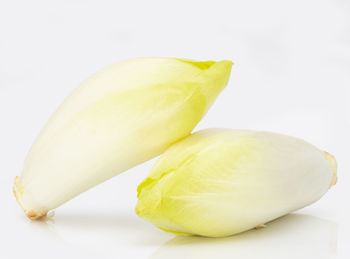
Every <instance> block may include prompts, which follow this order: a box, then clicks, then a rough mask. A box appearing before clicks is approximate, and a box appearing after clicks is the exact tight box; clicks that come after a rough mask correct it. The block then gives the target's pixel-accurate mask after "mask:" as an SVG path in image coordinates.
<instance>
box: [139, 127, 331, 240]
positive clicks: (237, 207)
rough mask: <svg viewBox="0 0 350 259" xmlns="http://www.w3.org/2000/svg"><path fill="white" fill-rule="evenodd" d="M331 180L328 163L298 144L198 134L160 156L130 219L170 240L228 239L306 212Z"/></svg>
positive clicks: (229, 133)
mask: <svg viewBox="0 0 350 259" xmlns="http://www.w3.org/2000/svg"><path fill="white" fill-rule="evenodd" d="M335 179H336V162H335V159H334V158H333V157H332V156H330V155H329V154H328V153H324V152H323V151H320V150H318V149H317V148H315V147H314V146H312V145H310V144H308V143H306V142H304V141H302V140H300V139H296V138H293V137H289V136H283V135H280V134H274V133H268V132H255V131H247V130H225V129H215V130H204V131H200V132H197V133H194V134H192V135H190V136H189V137H187V138H185V139H184V140H182V141H180V142H177V143H176V144H174V145H173V146H171V147H170V148H169V149H168V150H167V151H166V152H165V153H163V154H162V155H161V157H160V158H159V160H158V161H157V162H156V164H155V165H154V167H153V168H152V170H151V172H150V173H149V175H148V177H147V178H146V179H145V180H144V181H143V182H142V183H141V184H140V185H139V187H138V189H137V191H138V199H139V200H138V203H137V206H136V213H137V214H138V215H139V216H140V217H142V218H144V219H146V220H148V221H150V222H151V223H153V224H154V225H156V226H157V227H159V228H160V229H163V230H165V231H169V232H172V233H175V234H196V235H202V236H211V237H220V236H228V235H232V234H235V233H239V232H242V231H245V230H248V229H251V228H253V227H256V226H259V225H261V224H264V223H266V222H268V221H271V220H273V219H275V218H277V217H279V216H282V215H284V214H287V213H289V212H291V211H294V210H296V209H299V208H302V207H304V206H306V205H309V204H310V203H312V202H314V201H316V200H318V199H319V198H320V197H321V196H322V195H323V194H324V193H325V192H326V191H327V190H328V188H329V187H330V186H331V185H332V184H334V183H335Z"/></svg>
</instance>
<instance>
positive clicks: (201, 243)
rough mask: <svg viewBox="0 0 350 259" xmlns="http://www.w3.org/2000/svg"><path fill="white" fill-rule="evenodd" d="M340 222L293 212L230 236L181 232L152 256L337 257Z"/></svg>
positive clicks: (151, 258) (170, 257)
mask: <svg viewBox="0 0 350 259" xmlns="http://www.w3.org/2000/svg"><path fill="white" fill-rule="evenodd" d="M336 250H337V224H336V223H334V222H332V221H328V220H323V219H319V218H317V217H313V216H307V215H301V214H291V215H287V216H285V217H282V218H280V219H277V220H275V221H273V222H271V223H269V224H267V227H266V228H263V229H258V230H251V231H248V232H245V233H242V234H239V235H236V236H232V237H228V238H217V239H213V238H203V237H186V236H178V237H175V238H174V239H172V240H170V241H169V242H167V243H165V244H164V245H163V246H161V247H160V248H159V249H158V250H156V252H154V253H153V254H152V255H151V256H150V258H149V259H160V258H162V259H163V258H167V259H172V258H174V259H175V258H176V259H178V258H181V259H187V258H191V259H192V258H201V259H206V258H216V259H219V258H220V259H225V258H237V259H242V258H244V259H256V258H260V259H261V258H268V259H275V258H276V259H282V258H283V259H288V258H291V259H292V258H293V259H297V258H298V259H299V258H305V259H306V258H318V259H326V258H335V257H336Z"/></svg>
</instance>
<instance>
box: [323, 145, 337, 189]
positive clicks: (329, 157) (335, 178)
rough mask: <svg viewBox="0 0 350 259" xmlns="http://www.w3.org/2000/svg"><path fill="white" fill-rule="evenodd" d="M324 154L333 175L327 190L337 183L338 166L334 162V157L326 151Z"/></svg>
mask: <svg viewBox="0 0 350 259" xmlns="http://www.w3.org/2000/svg"><path fill="white" fill-rule="evenodd" d="M324 154H325V157H326V159H327V160H328V161H329V163H330V164H331V166H332V173H333V174H332V182H331V185H330V186H329V188H331V187H332V186H333V185H335V184H336V183H337V181H338V176H337V168H338V165H337V161H336V160H335V157H334V156H333V155H332V154H330V153H328V152H327V151H324Z"/></svg>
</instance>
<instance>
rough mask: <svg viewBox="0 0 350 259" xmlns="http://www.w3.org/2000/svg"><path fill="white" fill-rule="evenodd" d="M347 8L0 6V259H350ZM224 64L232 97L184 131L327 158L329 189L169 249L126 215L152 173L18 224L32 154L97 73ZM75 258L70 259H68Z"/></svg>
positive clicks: (121, 179) (342, 3)
mask: <svg viewBox="0 0 350 259" xmlns="http://www.w3.org/2000/svg"><path fill="white" fill-rule="evenodd" d="M349 13H350V2H349V1H346V0H328V1H326V0H318V1H316V0H307V1H303V0H296V1H277V0H267V1H259V0H255V1H253V0H248V1H245V0H239V1H151V0H149V1H137V2H136V1H38V0H33V1H24V0H20V1H1V3H0V32H1V33H0V117H1V127H0V155H1V163H0V172H1V173H0V202H1V221H0V241H1V244H2V245H1V249H0V257H1V258H50V259H54V258H62V257H63V258H150V259H158V258H167V259H168V258H169V259H171V258H245V259H251V258H272V259H273V258H308V259H309V258H342V259H343V258H344V259H347V258H349V257H350V247H349V243H350V222H349V218H350V208H349V206H350V205H349V204H350V202H349V197H350V175H349V172H350V161H349V160H350V159H349V151H348V149H349V146H350V137H349V132H350V15H349ZM139 56H175V57H183V58H193V59H204V60H205V59H215V60H219V59H232V60H233V61H234V62H235V63H236V65H235V66H234V68H233V70H232V76H231V80H230V83H229V85H228V87H227V88H226V90H225V91H224V92H223V93H222V94H221V96H220V97H219V99H218V100H217V102H216V103H215V105H214V106H213V107H212V109H211V110H210V112H209V113H208V114H207V116H206V117H205V118H204V119H203V120H202V121H201V122H200V124H199V125H198V126H197V128H196V130H198V129H203V128H207V127H231V128H247V129H261V130H270V131H275V132H280V133H285V134H289V135H293V136H296V137H300V138H303V139H305V140H307V141H309V142H311V143H313V144H314V145H316V146H318V147H319V148H322V149H326V150H327V151H329V152H331V153H332V154H334V155H335V156H336V158H337V160H338V164H339V171H338V174H339V182H338V184H337V185H336V186H335V187H334V188H332V189H331V190H330V191H329V192H328V193H327V194H326V195H325V196H324V197H323V198H322V199H321V200H320V201H318V202H317V203H315V204H314V205H312V206H309V207H307V208H305V209H303V210H301V211H298V212H296V215H294V214H293V215H290V216H286V217H284V218H281V219H279V220H277V221H276V222H273V223H271V224H269V225H268V227H267V228H265V229H260V230H253V231H250V232H247V233H244V234H242V235H237V236H234V237H230V238H222V239H207V238H198V237H175V236H173V235H172V234H168V233H164V232H162V231H160V230H158V229H157V228H155V227H153V226H152V225H150V224H149V223H147V222H144V221H143V220H141V219H139V218H137V216H136V215H135V214H134V206H135V204H136V186H137V184H138V183H139V182H140V181H141V180H142V179H143V178H144V177H145V176H146V174H147V173H148V171H149V169H150V168H151V166H152V164H153V163H154V160H153V161H149V162H147V163H145V164H143V165H140V166H138V167H136V168H133V169H131V170H129V171H128V172H126V173H124V174H122V175H120V176H118V177H116V178H113V179H112V180H110V181H108V182H106V183H104V184H102V185H100V186H98V187H96V188H94V189H92V190H90V191H88V192H86V193H84V194H82V195H80V196H79V197H77V198H75V199H74V200H72V201H70V202H68V203H66V204H65V205H63V206H62V207H60V208H58V209H57V210H56V216H55V217H54V220H52V221H46V222H45V221H40V222H30V221H29V220H28V219H27V218H25V216H24V214H23V213H22V211H21V210H20V208H19V207H18V205H17V204H16V202H15V199H14V198H13V195H12V193H11V188H12V183H13V180H14V177H15V176H16V175H19V174H20V172H21V167H22V162H23V160H24V157H25V155H26V152H27V151H28V149H29V147H30V145H31V143H32V142H33V140H34V138H35V136H36V135H37V134H38V132H39V130H40V129H41V128H42V126H43V125H44V124H45V122H46V121H47V119H48V118H49V116H50V115H51V114H52V113H53V112H54V110H55V109H56V107H57V106H58V105H59V104H60V103H61V102H62V100H63V99H64V98H65V97H66V96H67V95H68V94H69V93H70V92H71V91H72V90H73V89H74V88H75V87H76V86H77V85H78V84H79V82H81V81H82V80H83V79H85V78H86V77H88V76H89V75H91V74H92V73H93V72H95V71H97V70H98V69H100V68H102V67H104V66H106V65H108V64H111V63H114V62H117V61H120V60H123V59H126V58H132V57H139ZM73 256H74V257H73Z"/></svg>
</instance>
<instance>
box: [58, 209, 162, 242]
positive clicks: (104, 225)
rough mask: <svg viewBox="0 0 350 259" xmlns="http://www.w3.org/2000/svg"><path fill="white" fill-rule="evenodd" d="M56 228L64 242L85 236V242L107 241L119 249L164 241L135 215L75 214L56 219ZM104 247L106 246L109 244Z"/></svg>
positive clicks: (152, 228)
mask: <svg viewBox="0 0 350 259" xmlns="http://www.w3.org/2000/svg"><path fill="white" fill-rule="evenodd" d="M54 220H55V223H54V229H55V231H56V232H57V233H59V235H60V236H61V237H62V238H64V239H72V237H74V236H77V237H79V236H81V235H84V238H83V240H84V241H88V240H89V239H90V241H91V242H98V241H99V240H101V239H103V240H104V242H106V243H109V242H111V243H112V244H113V247H116V246H118V242H119V243H120V242H122V243H127V244H128V245H140V246H154V245H155V246H159V244H160V243H163V242H164V237H165V236H166V237H167V238H168V237H169V235H168V234H167V233H163V232H162V231H160V230H158V229H154V227H153V226H152V225H150V224H147V223H146V222H144V221H143V220H141V219H140V218H138V217H137V216H136V215H135V214H134V213H133V212H132V213H131V212H130V213H129V214H127V213H108V214H107V213H103V212H102V213H94V214H92V213H91V212H89V213H85V214H84V213H79V214H77V213H75V214H73V213H72V214H63V213H60V214H59V215H56V216H55V219H54ZM106 243H105V244H104V246H105V245H106Z"/></svg>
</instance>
